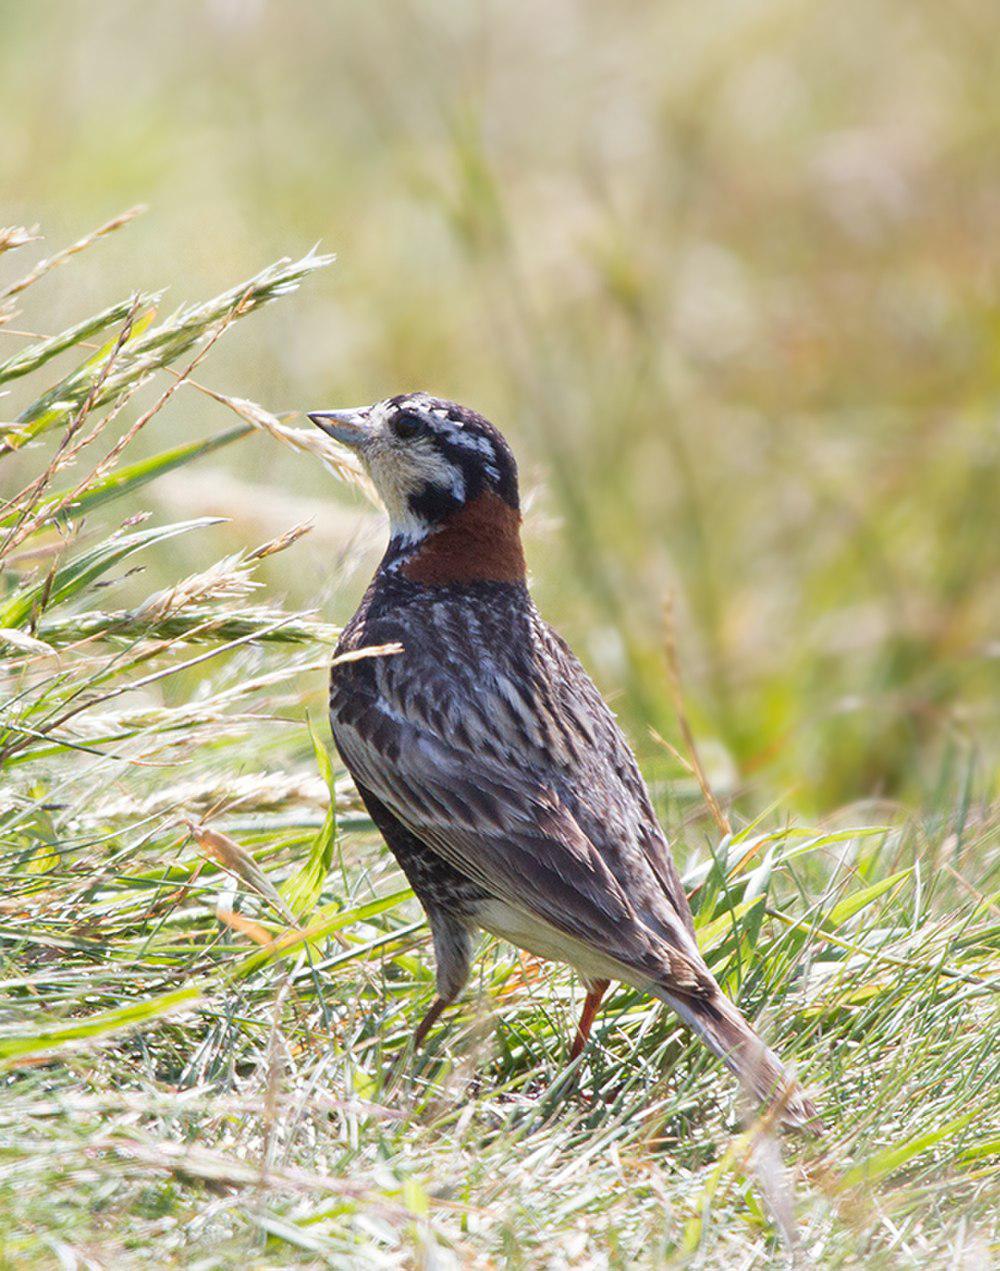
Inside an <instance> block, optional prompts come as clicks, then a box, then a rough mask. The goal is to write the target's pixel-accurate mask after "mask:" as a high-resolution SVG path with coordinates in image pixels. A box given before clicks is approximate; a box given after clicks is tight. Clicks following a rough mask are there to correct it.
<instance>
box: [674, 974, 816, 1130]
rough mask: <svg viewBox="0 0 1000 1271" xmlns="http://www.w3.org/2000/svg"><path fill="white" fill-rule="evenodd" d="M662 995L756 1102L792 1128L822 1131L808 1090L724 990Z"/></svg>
mask: <svg viewBox="0 0 1000 1271" xmlns="http://www.w3.org/2000/svg"><path fill="white" fill-rule="evenodd" d="M656 992H657V996H658V997H660V998H661V999H662V1000H663V1001H664V1002H666V1003H667V1005H668V1006H669V1007H670V1008H671V1009H672V1010H674V1011H676V1012H677V1014H678V1015H679V1016H680V1017H681V1019H682V1020H683V1021H684V1023H685V1024H687V1026H688V1027H689V1028H690V1029H692V1031H693V1032H695V1033H697V1034H698V1036H699V1037H700V1038H701V1040H702V1041H703V1042H704V1043H705V1045H706V1046H708V1048H709V1050H711V1051H712V1053H713V1054H715V1055H717V1056H718V1057H719V1059H721V1060H722V1062H723V1063H724V1064H725V1065H726V1067H727V1068H729V1069H730V1071H731V1072H733V1073H735V1075H736V1076H737V1077H738V1078H739V1080H740V1083H741V1085H742V1086H743V1088H744V1090H746V1092H747V1093H748V1094H749V1095H750V1096H751V1097H752V1098H754V1099H756V1100H758V1101H760V1102H762V1103H766V1104H767V1105H768V1106H777V1108H778V1110H779V1113H780V1116H781V1119H782V1120H783V1121H784V1122H785V1123H786V1124H788V1125H794V1126H797V1127H799V1128H801V1129H808V1130H812V1131H814V1132H816V1133H819V1132H820V1131H821V1130H822V1128H823V1123H822V1121H821V1120H820V1118H819V1114H818V1113H817V1111H816V1108H815V1106H814V1105H813V1103H812V1101H811V1100H810V1099H809V1098H808V1096H807V1095H806V1094H805V1092H804V1091H803V1089H802V1087H801V1086H800V1085H799V1083H798V1082H797V1081H796V1080H795V1078H794V1077H793V1076H792V1075H791V1074H790V1073H789V1072H788V1070H787V1069H786V1068H785V1066H784V1064H783V1063H782V1062H781V1060H780V1059H779V1058H778V1056H777V1055H776V1054H775V1053H774V1051H773V1050H769V1049H768V1047H767V1046H765V1045H764V1043H763V1041H761V1039H760V1038H759V1037H758V1036H757V1034H756V1033H755V1032H754V1030H753V1029H752V1028H751V1027H750V1025H749V1024H748V1023H747V1021H746V1020H745V1019H744V1018H743V1016H742V1015H741V1014H740V1013H739V1011H738V1010H737V1009H736V1007H735V1006H734V1005H733V1004H732V1002H730V1000H729V999H728V998H727V997H726V996H725V994H724V993H722V992H721V990H720V991H718V992H716V993H714V994H712V995H711V996H710V997H709V996H706V997H703V998H696V997H679V996H677V995H676V994H674V993H672V992H670V990H669V989H659V990H656Z"/></svg>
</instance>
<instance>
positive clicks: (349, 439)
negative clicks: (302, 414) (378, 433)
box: [309, 410, 373, 450]
mask: <svg viewBox="0 0 1000 1271" xmlns="http://www.w3.org/2000/svg"><path fill="white" fill-rule="evenodd" d="M367 413H368V412H367V411H366V410H317V411H311V412H309V418H310V419H311V420H312V421H313V423H314V424H315V425H316V427H317V428H321V429H322V430H323V432H325V433H326V435H327V436H328V437H332V438H333V439H334V441H339V442H341V443H342V444H343V445H345V446H349V447H350V448H351V450H362V449H363V448H364V445H365V442H367V441H368V440H369V438H370V437H371V435H372V432H373V428H372V425H371V424H370V423H369V422H368V420H367V418H366V416H367Z"/></svg>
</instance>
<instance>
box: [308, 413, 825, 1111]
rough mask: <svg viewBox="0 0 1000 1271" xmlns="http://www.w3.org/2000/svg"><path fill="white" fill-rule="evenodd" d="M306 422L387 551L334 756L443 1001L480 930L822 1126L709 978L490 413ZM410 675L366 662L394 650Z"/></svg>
mask: <svg viewBox="0 0 1000 1271" xmlns="http://www.w3.org/2000/svg"><path fill="white" fill-rule="evenodd" d="M309 418H310V419H311V420H312V421H313V423H315V424H316V425H317V426H318V427H319V428H321V429H322V430H323V432H325V433H326V434H327V435H328V436H330V437H332V438H333V439H334V440H335V441H337V442H339V443H341V444H342V445H344V446H347V447H348V448H349V449H350V450H352V451H354V452H355V454H356V455H357V456H358V457H359V458H360V460H361V463H362V465H363V466H364V468H365V469H366V470H367V473H368V475H369V476H370V477H371V480H372V483H373V484H374V486H375V489H376V491H377V493H378V495H379V496H380V498H381V500H382V502H383V503H384V505H385V508H386V510H387V512H388V515H389V544H388V547H387V549H386V552H385V555H384V556H383V557H382V560H381V563H380V564H379V566H378V569H377V571H376V573H375V576H374V578H373V579H372V581H371V584H370V585H369V587H368V590H367V591H366V592H365V595H364V598H363V599H362V601H361V604H360V606H359V608H358V610H357V612H356V613H355V615H354V617H353V618H352V619H351V621H350V622H349V623H348V624H347V626H346V627H345V628H344V631H343V634H342V636H341V638H340V641H339V644H338V646H337V649H336V654H335V659H334V667H333V670H332V672H331V679H330V721H331V725H332V730H333V738H334V742H335V743H336V746H337V749H338V751H339V752H340V755H341V757H342V759H343V761H344V764H345V766H346V767H347V770H348V772H349V773H350V774H351V776H352V778H353V779H354V783H355V785H356V786H357V789H358V793H359V795H360V796H361V799H362V801H363V803H364V805H365V807H366V808H367V809H368V812H369V813H370V815H371V818H372V820H373V821H374V823H375V825H376V826H377V828H378V829H379V831H380V832H381V834H382V835H383V837H384V838H385V841H386V843H387V844H388V846H389V848H390V849H391V851H392V852H393V854H394V855H395V857H396V859H397V861H398V862H399V864H400V866H401V867H402V869H403V872H404V873H405V874H406V877H407V879H408V880H409V882H410V885H411V886H412V888H413V891H414V893H415V894H416V896H417V898H418V899H419V901H420V903H421V904H422V906H423V908H424V910H425V911H426V914H427V917H428V920H429V922H430V928H431V935H432V938H433V943H434V954H435V960H436V964H437V997H436V999H435V1001H434V1003H433V1005H432V1006H431V1008H430V1010H429V1012H428V1013H427V1015H426V1017H425V1018H424V1019H423V1021H422V1022H421V1024H420V1026H419V1027H418V1029H417V1030H416V1034H415V1037H414V1044H415V1045H420V1044H421V1043H422V1042H423V1040H424V1038H425V1037H426V1035H427V1033H428V1031H429V1030H430V1028H431V1027H432V1025H433V1024H434V1022H435V1020H436V1019H437V1018H438V1016H439V1015H440V1013H441V1011H442V1010H443V1009H444V1007H445V1006H446V1005H447V1004H448V1003H450V1002H453V1001H454V1000H455V998H456V997H457V996H458V994H459V993H460V992H461V990H462V987H463V986H464V984H465V982H466V980H467V979H468V975H469V965H470V961H471V958H472V953H473V945H474V940H475V935H476V932H477V931H478V929H480V928H483V929H485V930H486V931H489V932H492V933H493V934H494V935H497V936H500V937H501V938H503V939H505V940H508V941H510V942H511V943H512V944H514V945H517V946H519V947H520V948H522V949H526V950H528V951H529V952H530V953H533V954H536V955H538V956H540V957H542V958H548V959H555V960H559V961H563V962H568V963H570V964H571V965H572V966H573V967H575V968H576V970H577V971H578V973H579V974H580V976H581V978H582V980H583V982H584V984H585V986H586V988H587V996H586V1002H585V1005H584V1008H583V1015H582V1018H581V1020H580V1023H579V1026H578V1028H577V1032H576V1036H575V1039H574V1042H573V1046H572V1050H571V1057H572V1058H575V1057H576V1056H577V1055H579V1054H580V1053H581V1051H582V1050H583V1048H584V1046H585V1045H586V1043H587V1039H588V1037H589V1034H590V1030H591V1027H592V1025H593V1022H594V1018H595V1016H596V1014H597V1011H598V1008H599V1006H600V1002H601V999H602V997H603V995H604V993H605V992H606V990H607V988H608V984H609V981H610V980H613V979H615V980H621V981H624V982H625V983H627V984H631V985H634V986H635V987H637V988H640V989H642V990H645V991H648V992H649V993H651V994H653V995H655V996H656V997H658V998H660V999H661V1000H662V1001H663V1002H665V1003H666V1004H667V1005H668V1006H670V1007H671V1008H672V1009H673V1010H674V1011H675V1012H676V1013H677V1014H678V1015H679V1016H680V1018H681V1019H682V1020H683V1021H684V1022H685V1023H686V1024H687V1025H688V1026H689V1027H690V1028H691V1029H692V1030H693V1031H694V1032H695V1033H696V1034H697V1035H698V1036H699V1037H700V1038H701V1039H702V1041H704V1042H705V1044H706V1045H707V1046H708V1047H709V1048H710V1049H711V1050H712V1051H713V1052H714V1053H715V1054H716V1055H717V1056H718V1057H719V1058H720V1059H722V1061H723V1062H724V1063H725V1064H726V1065H727V1066H728V1067H729V1068H730V1069H732V1071H733V1072H734V1073H735V1074H736V1075H737V1077H738V1078H739V1079H740V1081H741V1083H742V1084H743V1086H744V1088H745V1089H746V1090H747V1091H748V1092H749V1093H750V1094H751V1096H753V1097H754V1098H756V1099H758V1100H761V1101H765V1102H767V1103H776V1104H777V1106H778V1108H779V1110H780V1113H781V1116H782V1117H783V1119H784V1120H786V1121H787V1122H789V1123H792V1124H800V1125H810V1124H813V1125H815V1124H817V1123H818V1122H817V1117H816V1112H815V1109H814V1108H813V1106H812V1104H811V1103H810V1101H809V1099H808V1098H807V1097H806V1096H805V1094H804V1093H803V1091H802V1090H801V1088H800V1087H799V1086H798V1085H797V1083H796V1082H795V1081H794V1079H793V1078H792V1077H790V1076H789V1075H788V1074H787V1073H786V1071H785V1069H784V1067H783V1066H782V1064H781V1062H780V1060H779V1059H778V1058H777V1056H776V1055H775V1054H774V1053H773V1052H772V1051H770V1050H769V1049H768V1048H767V1047H766V1046H765V1045H764V1043H763V1042H762V1041H761V1040H760V1038H759V1037H758V1036H757V1034H756V1033H755V1032H754V1031H753V1029H752V1028H751V1027H750V1025H749V1024H748V1023H747V1022H746V1020H745V1019H744V1018H743V1016H742V1015H741V1014H740V1012H739V1011H738V1010H737V1009H736V1007H735V1006H734V1005H733V1004H732V1002H730V1001H729V999H728V998H727V997H726V996H725V994H724V993H723V992H722V990H721V989H720V988H719V986H718V984H717V983H716V982H715V980H714V978H713V977H712V973H711V972H710V971H709V969H708V967H707V965H706V964H705V961H704V959H703V958H702V956H701V953H700V952H699V950H698V944H697V941H696V939H695V934H694V923H693V920H692V916H691V908H690V906H689V904H688V900H687V896H686V895H685V893H684V888H683V885H682V883H681V879H680V875H679V874H678V872H677V867H676V865H675V864H674V861H673V858H672V856H671V854H670V849H669V847H668V845H667V841H666V839H665V837H664V835H663V832H662V830H661V829H660V826H659V824H658V822H657V819H656V816H655V814H654V812H653V806H652V803H651V800H650V797H649V792H648V790H647V789H646V785H645V783H644V781H643V779H642V775H641V773H640V771H639V767H638V764H637V763H636V759H635V756H634V755H633V753H632V750H631V749H630V747H629V745H628V742H627V741H626V740H625V737H624V735H623V734H622V732H621V729H620V728H619V727H618V724H617V722H616V720H615V717H614V715H613V714H612V713H611V711H610V709H609V708H608V706H607V705H606V704H605V702H604V700H603V699H602V697H601V695H600V693H599V692H598V690H597V688H596V686H595V685H594V683H593V681H592V680H591V679H590V677H589V676H588V675H587V673H586V671H585V670H584V669H583V667H582V666H581V664H580V663H579V662H578V661H577V659H576V658H575V657H574V655H573V653H572V652H571V651H570V649H569V647H568V645H567V644H566V643H565V641H564V640H562V639H561V637H560V636H559V635H557V634H556V632H555V631H553V630H552V628H551V627H550V626H548V624H547V623H546V622H545V621H544V620H543V619H542V617H541V616H540V614H539V612H538V610H537V609H536V608H535V605H534V602H533V601H532V598H531V595H530V593H529V591H528V586H527V581H526V575H525V560H524V552H523V550H522V545H521V533H520V529H521V512H520V503H519V495H518V478H517V464H516V462H515V459H514V455H513V453H512V452H511V449H510V446H509V445H508V444H507V442H506V440H505V439H504V437H503V436H502V434H501V433H500V431H499V429H498V428H496V427H495V426H494V425H493V424H491V423H490V422H489V421H488V420H487V419H485V418H484V417H483V416H482V415H480V414H478V413H477V412H476V411H474V410H470V409H468V408H467V407H465V406H460V405H458V404H456V403H455V402H450V401H445V400H443V399H441V398H437V397H432V396H430V395H428V394H426V393H410V394H404V395H400V396H397V397H391V398H389V399H387V400H386V401H381V402H377V403H375V404H374V405H372V406H367V407H362V408H359V409H352V410H326V411H316V412H314V413H311V414H310V415H309ZM386 645H389V646H392V645H399V646H401V652H397V653H396V654H395V655H390V654H388V653H385V654H384V655H382V656H374V655H373V656H361V657H356V658H352V659H347V660H344V659H343V658H342V655H344V654H357V653H359V652H361V651H363V650H366V649H372V650H373V651H377V650H378V649H380V648H381V646H386Z"/></svg>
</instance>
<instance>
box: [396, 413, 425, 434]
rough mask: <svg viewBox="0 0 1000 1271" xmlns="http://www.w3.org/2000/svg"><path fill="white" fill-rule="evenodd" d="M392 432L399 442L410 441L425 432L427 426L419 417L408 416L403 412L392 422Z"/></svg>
mask: <svg viewBox="0 0 1000 1271" xmlns="http://www.w3.org/2000/svg"><path fill="white" fill-rule="evenodd" d="M392 431H393V432H394V433H395V434H396V436H397V437H398V438H399V439H400V441H410V440H412V439H413V438H414V437H419V436H420V435H421V434H422V433H425V432H426V431H427V424H426V423H425V422H424V421H423V420H422V419H421V418H420V416H419V415H408V414H407V413H406V412H405V411H403V412H402V413H401V414H399V415H397V416H396V418H395V419H394V420H393V421H392Z"/></svg>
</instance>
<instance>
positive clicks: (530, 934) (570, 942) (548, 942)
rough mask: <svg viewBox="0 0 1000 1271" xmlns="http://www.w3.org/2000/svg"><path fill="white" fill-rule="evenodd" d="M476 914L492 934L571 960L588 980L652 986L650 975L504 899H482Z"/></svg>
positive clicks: (532, 950) (551, 956) (543, 955)
mask: <svg viewBox="0 0 1000 1271" xmlns="http://www.w3.org/2000/svg"><path fill="white" fill-rule="evenodd" d="M473 913H474V915H475V920H476V922H477V923H478V924H479V925H480V926H481V927H482V928H483V929H484V930H485V931H488V932H490V934H491V935H494V936H499V937H500V938H501V940H507V941H509V942H510V943H511V944H513V945H516V946H517V948H519V949H524V950H526V951H527V952H528V953H533V954H535V956H536V957H539V958H547V959H549V960H550V961H553V962H568V963H569V964H570V966H572V967H574V968H575V969H576V970H577V971H578V972H579V973H580V975H581V977H582V978H583V979H584V980H621V981H623V982H624V983H626V984H632V985H634V986H635V987H636V988H647V987H648V986H649V977H648V976H645V975H643V974H642V973H641V972H639V971H636V970H635V969H634V968H632V967H627V966H625V965H624V964H623V963H621V962H618V961H616V960H615V959H614V958H612V957H609V956H608V955H607V954H604V953H601V951H600V950H599V949H593V948H591V947H590V945H587V944H584V942H583V941H582V940H577V939H575V938H574V937H573V936H568V935H566V933H565V932H563V931H560V930H559V929H558V928H557V927H553V926H551V925H550V924H549V923H547V922H543V921H542V919H540V918H536V917H534V916H532V915H530V914H526V913H524V912H523V911H522V910H520V909H515V908H514V906H513V905H508V904H507V903H506V902H505V901H503V900H496V899H493V898H491V899H489V900H481V901H478V902H476V904H475V906H474V907H473Z"/></svg>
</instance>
